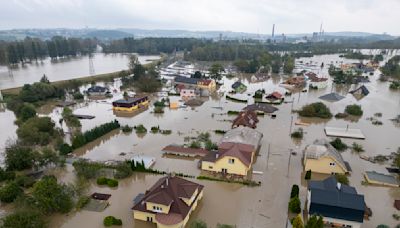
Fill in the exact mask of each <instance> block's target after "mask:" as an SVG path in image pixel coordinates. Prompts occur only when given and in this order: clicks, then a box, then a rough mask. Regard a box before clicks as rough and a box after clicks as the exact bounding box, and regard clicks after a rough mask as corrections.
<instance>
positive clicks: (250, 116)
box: [232, 110, 258, 128]
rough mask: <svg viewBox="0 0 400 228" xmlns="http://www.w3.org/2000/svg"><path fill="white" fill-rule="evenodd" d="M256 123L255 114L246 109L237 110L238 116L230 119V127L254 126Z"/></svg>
mask: <svg viewBox="0 0 400 228" xmlns="http://www.w3.org/2000/svg"><path fill="white" fill-rule="evenodd" d="M257 123H258V118H257V114H256V113H255V112H253V111H250V110H246V111H241V112H239V114H238V116H237V117H236V118H235V119H234V120H233V121H232V127H234V126H245V127H250V128H256V127H257Z"/></svg>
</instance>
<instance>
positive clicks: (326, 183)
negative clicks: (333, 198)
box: [308, 176, 357, 194]
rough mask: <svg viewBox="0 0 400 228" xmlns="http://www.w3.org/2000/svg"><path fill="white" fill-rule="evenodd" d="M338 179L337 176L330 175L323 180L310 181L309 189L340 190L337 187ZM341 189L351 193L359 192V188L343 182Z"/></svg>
mask: <svg viewBox="0 0 400 228" xmlns="http://www.w3.org/2000/svg"><path fill="white" fill-rule="evenodd" d="M337 184H338V182H337V180H336V178H335V176H330V177H328V178H326V179H325V180H323V181H313V180H312V181H310V182H309V183H308V189H312V190H314V189H319V190H326V191H338V189H337ZM340 191H342V192H344V193H349V194H357V190H356V189H355V188H354V187H351V186H349V185H345V184H342V185H341V187H340Z"/></svg>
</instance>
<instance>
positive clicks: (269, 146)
mask: <svg viewBox="0 0 400 228" xmlns="http://www.w3.org/2000/svg"><path fill="white" fill-rule="evenodd" d="M270 149H271V143H268V154H267V170H268V166H269V155H270V154H271V150H270Z"/></svg>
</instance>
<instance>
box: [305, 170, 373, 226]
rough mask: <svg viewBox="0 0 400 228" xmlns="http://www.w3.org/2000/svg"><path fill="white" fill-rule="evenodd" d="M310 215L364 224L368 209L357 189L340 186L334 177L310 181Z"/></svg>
mask: <svg viewBox="0 0 400 228" xmlns="http://www.w3.org/2000/svg"><path fill="white" fill-rule="evenodd" d="M309 190H310V191H311V199H309V200H310V208H309V214H319V215H322V216H324V217H330V218H337V219H344V220H347V221H356V222H363V220H364V212H365V209H366V206H365V201H364V195H360V194H358V193H357V191H356V189H355V188H353V187H350V186H348V185H344V184H340V183H338V182H337V181H336V178H335V177H334V176H331V177H329V178H327V179H325V180H323V181H310V184H309Z"/></svg>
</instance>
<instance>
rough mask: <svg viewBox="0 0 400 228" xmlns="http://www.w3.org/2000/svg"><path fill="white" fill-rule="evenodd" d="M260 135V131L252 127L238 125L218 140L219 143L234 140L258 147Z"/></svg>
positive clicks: (261, 135)
mask: <svg viewBox="0 0 400 228" xmlns="http://www.w3.org/2000/svg"><path fill="white" fill-rule="evenodd" d="M262 137H263V134H262V133H260V132H258V131H256V130H254V129H252V128H248V127H243V126H239V127H237V128H234V129H231V130H229V131H227V132H226V133H225V134H224V136H223V137H222V139H221V140H220V141H219V144H221V143H223V142H234V143H243V144H249V145H252V146H254V147H255V148H258V147H259V145H260V142H261V139H262Z"/></svg>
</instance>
